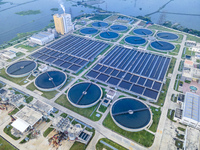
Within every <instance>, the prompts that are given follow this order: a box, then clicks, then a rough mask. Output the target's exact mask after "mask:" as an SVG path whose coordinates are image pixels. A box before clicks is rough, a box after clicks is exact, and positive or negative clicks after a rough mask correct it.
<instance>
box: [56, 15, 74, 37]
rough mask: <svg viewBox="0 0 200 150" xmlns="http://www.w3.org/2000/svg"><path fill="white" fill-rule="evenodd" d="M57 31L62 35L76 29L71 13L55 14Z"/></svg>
mask: <svg viewBox="0 0 200 150" xmlns="http://www.w3.org/2000/svg"><path fill="white" fill-rule="evenodd" d="M53 19H54V23H55V28H56V31H57V32H58V33H60V34H62V35H64V34H65V33H68V32H70V31H73V30H74V25H73V23H72V21H71V15H70V14H66V13H64V14H55V15H54V16H53Z"/></svg>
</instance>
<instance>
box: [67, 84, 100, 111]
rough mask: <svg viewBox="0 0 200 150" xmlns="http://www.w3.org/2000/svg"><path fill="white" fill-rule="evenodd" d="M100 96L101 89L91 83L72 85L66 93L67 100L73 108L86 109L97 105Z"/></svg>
mask: <svg viewBox="0 0 200 150" xmlns="http://www.w3.org/2000/svg"><path fill="white" fill-rule="evenodd" d="M101 96H102V90H101V88H100V87H99V86H98V85H96V84H94V83H91V82H81V83H77V84H75V85H73V86H72V87H71V88H70V89H69V90H68V92H67V99H68V100H69V102H70V103H71V104H72V105H74V106H75V107H79V108H88V107H92V106H94V105H95V104H97V103H98V102H99V100H100V98H101Z"/></svg>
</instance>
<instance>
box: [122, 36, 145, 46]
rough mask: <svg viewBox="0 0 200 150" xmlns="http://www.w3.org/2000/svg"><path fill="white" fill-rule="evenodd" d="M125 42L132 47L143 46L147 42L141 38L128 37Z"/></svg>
mask: <svg viewBox="0 0 200 150" xmlns="http://www.w3.org/2000/svg"><path fill="white" fill-rule="evenodd" d="M124 41H125V42H126V43H127V44H131V45H143V44H145V43H146V40H145V39H144V38H142V37H139V36H128V37H126V38H125V39H124Z"/></svg>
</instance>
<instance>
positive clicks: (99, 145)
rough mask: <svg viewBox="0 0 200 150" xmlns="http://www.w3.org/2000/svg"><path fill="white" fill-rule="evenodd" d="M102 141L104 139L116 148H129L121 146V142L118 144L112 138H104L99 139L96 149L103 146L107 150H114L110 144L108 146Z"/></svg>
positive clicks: (101, 148) (120, 149) (98, 149)
mask: <svg viewBox="0 0 200 150" xmlns="http://www.w3.org/2000/svg"><path fill="white" fill-rule="evenodd" d="M100 141H104V142H106V143H107V144H109V145H111V146H113V147H115V148H116V149H118V150H127V149H126V148H124V147H123V146H121V145H119V144H117V143H115V142H113V141H111V140H109V139H106V138H102V139H100V140H99V141H98V143H97V144H96V150H103V148H105V149H106V150H112V149H111V148H110V147H108V146H106V145H104V144H102V143H100Z"/></svg>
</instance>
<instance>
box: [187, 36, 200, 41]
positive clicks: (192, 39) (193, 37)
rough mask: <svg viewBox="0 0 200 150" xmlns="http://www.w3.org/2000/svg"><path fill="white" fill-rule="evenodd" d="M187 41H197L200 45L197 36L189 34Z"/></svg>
mask: <svg viewBox="0 0 200 150" xmlns="http://www.w3.org/2000/svg"><path fill="white" fill-rule="evenodd" d="M187 40H191V41H196V42H198V43H200V37H196V36H193V35H189V34H187Z"/></svg>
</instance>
